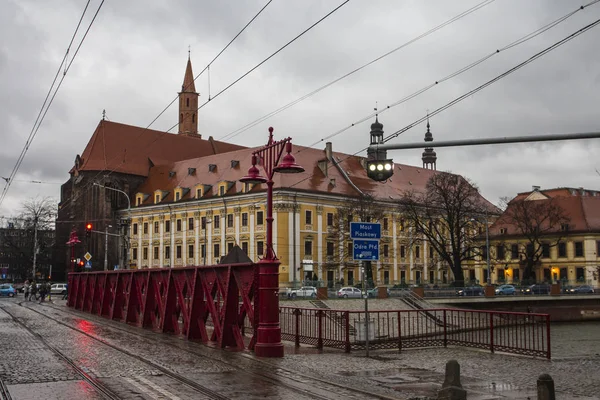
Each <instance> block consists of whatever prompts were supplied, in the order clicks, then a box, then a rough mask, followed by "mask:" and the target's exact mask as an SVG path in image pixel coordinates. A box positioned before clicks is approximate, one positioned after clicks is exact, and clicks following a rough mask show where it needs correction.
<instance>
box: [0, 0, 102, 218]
mask: <svg viewBox="0 0 600 400" xmlns="http://www.w3.org/2000/svg"><path fill="white" fill-rule="evenodd" d="M103 4H104V0H102V2H101V3H100V5H99V6H98V9H97V10H96V13H95V14H94V17H93V18H92V20H91V21H90V23H89V25H88V28H87V29H86V31H85V33H84V35H83V37H82V39H81V41H80V42H79V45H78V46H77V49H76V50H75V53H74V54H73V57H72V58H71V61H70V62H69V63H68V64H67V66H66V68H65V70H64V72H63V76H62V77H61V79H60V81H59V82H58V84H57V85H56V89H55V90H54V94H53V95H52V97H51V98H50V101H48V102H47V106H46V108H45V110H44V105H46V101H47V100H48V96H49V95H50V93H51V92H52V88H53V87H54V83H55V82H56V78H57V77H58V74H59V73H60V70H61V68H62V66H63V64H64V63H65V62H66V59H67V56H68V54H69V50H70V48H71V45H72V44H73V41H74V38H75V35H76V34H77V31H78V29H79V26H80V25H81V20H82V19H83V17H84V15H85V12H86V10H87V7H88V5H89V0H88V3H87V4H86V6H85V9H84V12H83V14H82V16H81V19H80V20H79V23H78V24H77V28H76V30H75V33H74V34H73V38H71V42H70V43H69V47H68V48H67V51H66V53H65V57H64V58H63V62H61V65H60V67H59V69H58V72H57V74H56V76H55V78H54V81H53V82H52V86H51V87H50V90H49V91H48V95H46V100H44V103H43V105H42V108H41V109H40V113H41V114H42V115H41V117H40V116H39V114H38V118H37V119H36V123H37V126H36V124H35V123H34V127H33V129H32V131H31V133H30V134H29V137H28V139H27V141H26V142H25V146H24V147H23V150H22V151H21V155H20V156H19V158H18V160H17V163H16V164H15V167H14V168H13V171H12V172H11V175H10V177H9V180H8V181H7V183H6V185H5V187H4V190H3V191H2V195H0V206H1V205H2V203H3V201H4V199H5V198H6V194H7V193H8V190H9V188H10V186H11V182H12V179H13V178H14V177H15V175H16V174H17V171H18V170H19V167H20V166H21V164H22V162H23V160H24V159H25V155H26V154H27V151H28V150H29V147H30V146H31V143H32V142H33V140H34V139H35V136H36V135H37V133H38V131H39V129H40V127H41V126H42V123H43V122H44V119H45V117H46V114H47V113H48V110H49V109H50V106H51V105H52V103H53V102H54V98H55V97H56V94H57V93H58V90H59V89H60V87H61V85H62V83H63V81H64V79H65V77H66V75H67V72H68V71H69V69H70V68H71V65H72V64H73V62H74V61H75V58H76V57H77V54H78V53H79V50H80V49H81V45H82V44H83V42H84V41H85V38H86V37H87V35H88V33H89V31H90V29H91V27H92V25H93V23H94V21H95V20H96V17H97V16H98V13H99V12H100V9H101V8H102V5H103ZM42 111H43V113H42Z"/></svg>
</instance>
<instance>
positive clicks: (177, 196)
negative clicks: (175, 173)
mask: <svg viewBox="0 0 600 400" xmlns="http://www.w3.org/2000/svg"><path fill="white" fill-rule="evenodd" d="M179 199H181V192H175V201H179Z"/></svg>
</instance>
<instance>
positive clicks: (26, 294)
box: [23, 279, 30, 300]
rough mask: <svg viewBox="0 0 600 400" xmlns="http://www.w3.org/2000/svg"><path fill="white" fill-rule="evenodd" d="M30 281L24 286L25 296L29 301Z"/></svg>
mask: <svg viewBox="0 0 600 400" xmlns="http://www.w3.org/2000/svg"><path fill="white" fill-rule="evenodd" d="M29 288H30V287H29V279H27V280H26V281H25V283H24V284H23V296H24V299H25V300H29Z"/></svg>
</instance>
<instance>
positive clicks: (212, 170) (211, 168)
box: [208, 164, 217, 172]
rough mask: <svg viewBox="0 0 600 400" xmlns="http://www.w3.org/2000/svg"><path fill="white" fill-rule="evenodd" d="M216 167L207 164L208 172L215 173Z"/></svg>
mask: <svg viewBox="0 0 600 400" xmlns="http://www.w3.org/2000/svg"><path fill="white" fill-rule="evenodd" d="M216 169H217V166H216V165H215V164H208V172H215V170H216Z"/></svg>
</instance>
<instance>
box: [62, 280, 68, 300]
mask: <svg viewBox="0 0 600 400" xmlns="http://www.w3.org/2000/svg"><path fill="white" fill-rule="evenodd" d="M68 298H69V284H66V285H65V294H63V297H62V299H63V300H68Z"/></svg>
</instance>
